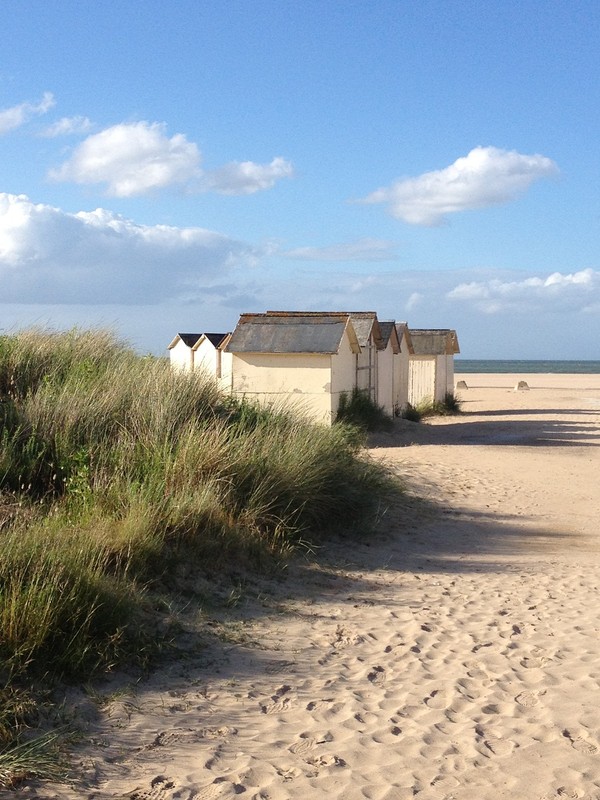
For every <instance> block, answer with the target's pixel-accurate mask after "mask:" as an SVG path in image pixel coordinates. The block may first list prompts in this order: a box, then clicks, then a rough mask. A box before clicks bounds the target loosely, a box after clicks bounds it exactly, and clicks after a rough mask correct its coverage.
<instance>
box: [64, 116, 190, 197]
mask: <svg viewBox="0 0 600 800" xmlns="http://www.w3.org/2000/svg"><path fill="white" fill-rule="evenodd" d="M199 164H200V153H199V151H198V148H197V147H196V145H195V144H194V143H193V142H188V140H187V139H186V137H185V136H184V135H183V134H181V133H177V134H175V135H174V136H172V137H171V138H169V137H168V136H167V135H166V125H165V124H164V123H159V122H154V123H149V122H133V123H127V124H126V123H122V124H119V125H113V126H112V127H110V128H106V129H105V130H103V131H101V132H100V133H95V134H93V135H92V136H88V138H87V139H85V141H83V142H82V143H81V144H80V145H79V146H78V147H76V148H75V151H74V152H73V154H72V156H71V158H69V159H68V161H65V163H64V164H62V165H61V166H60V167H59V168H58V169H55V170H52V171H51V172H50V177H51V178H52V179H53V180H57V181H74V182H75V183H82V184H96V183H105V184H106V185H107V193H108V194H109V195H113V196H115V197H133V196H134V195H139V194H146V193H147V192H149V191H152V190H154V189H162V188H164V187H165V186H171V185H173V184H185V183H187V182H188V181H189V180H190V177H192V176H194V175H196V174H198V170H199Z"/></svg>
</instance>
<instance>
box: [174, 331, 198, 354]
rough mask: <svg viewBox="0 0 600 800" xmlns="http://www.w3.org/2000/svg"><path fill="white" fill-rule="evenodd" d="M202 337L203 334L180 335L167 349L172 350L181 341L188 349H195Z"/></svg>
mask: <svg viewBox="0 0 600 800" xmlns="http://www.w3.org/2000/svg"><path fill="white" fill-rule="evenodd" d="M201 336H202V334H201V333H178V334H177V336H176V337H175V338H174V339H173V341H172V342H171V344H170V345H169V346H168V347H167V350H171V349H172V348H173V347H175V345H176V344H177V342H179V341H182V342H183V343H184V344H186V345H187V346H188V347H193V346H194V345H195V344H196V342H197V341H198V339H199V338H200V337H201Z"/></svg>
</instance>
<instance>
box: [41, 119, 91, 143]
mask: <svg viewBox="0 0 600 800" xmlns="http://www.w3.org/2000/svg"><path fill="white" fill-rule="evenodd" d="M91 129H92V123H91V121H90V120H89V119H88V118H87V117H80V116H77V117H62V119H59V120H57V121H56V122H53V123H52V125H49V126H48V127H47V128H46V129H45V130H43V131H42V132H41V133H40V136H45V137H47V138H54V137H55V136H71V135H73V134H81V133H89V131H90V130H91Z"/></svg>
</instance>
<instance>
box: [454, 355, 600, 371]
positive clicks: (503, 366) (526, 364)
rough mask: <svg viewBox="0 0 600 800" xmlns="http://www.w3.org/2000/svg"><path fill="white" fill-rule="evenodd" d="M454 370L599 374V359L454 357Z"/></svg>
mask: <svg viewBox="0 0 600 800" xmlns="http://www.w3.org/2000/svg"><path fill="white" fill-rule="evenodd" d="M454 372H458V373H461V372H465V373H468V372H471V373H473V372H514V373H534V372H540V373H555V374H556V373H559V374H560V373H563V374H564V373H572V374H578V375H600V361H525V360H515V361H509V360H503V359H474V358H455V359H454Z"/></svg>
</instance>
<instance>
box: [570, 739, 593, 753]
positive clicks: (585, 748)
mask: <svg viewBox="0 0 600 800" xmlns="http://www.w3.org/2000/svg"><path fill="white" fill-rule="evenodd" d="M571 746H572V747H573V749H574V750H577V752H578V753H584V754H585V755H588V756H591V755H593V754H594V753H597V752H598V748H597V746H596V745H595V744H594V743H593V742H588V741H587V739H573V741H572V742H571Z"/></svg>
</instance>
